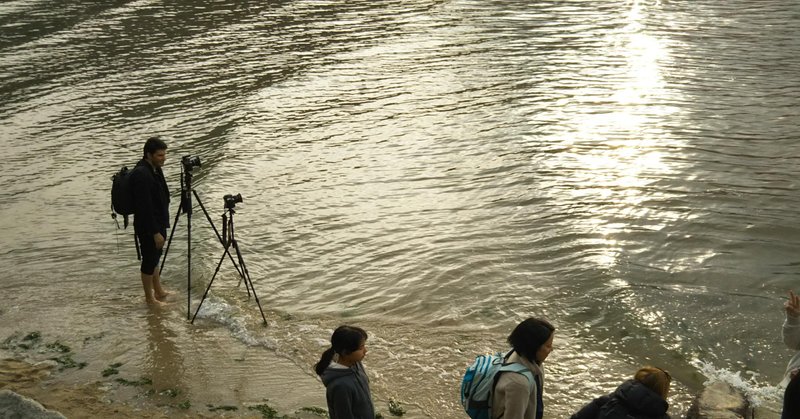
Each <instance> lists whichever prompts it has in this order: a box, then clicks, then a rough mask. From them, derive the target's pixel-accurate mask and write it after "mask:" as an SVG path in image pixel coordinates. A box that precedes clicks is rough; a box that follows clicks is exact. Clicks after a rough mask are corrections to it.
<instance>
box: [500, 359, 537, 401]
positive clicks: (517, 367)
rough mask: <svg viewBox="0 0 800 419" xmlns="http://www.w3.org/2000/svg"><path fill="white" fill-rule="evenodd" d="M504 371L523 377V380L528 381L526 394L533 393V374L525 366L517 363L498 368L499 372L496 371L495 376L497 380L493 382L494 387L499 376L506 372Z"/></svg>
mask: <svg viewBox="0 0 800 419" xmlns="http://www.w3.org/2000/svg"><path fill="white" fill-rule="evenodd" d="M506 371H511V372H515V373H517V374H522V375H524V376H525V378H527V379H528V393H530V392H531V391H533V383H534V378H533V372H531V370H529V369H528V367H526V366H524V365H522V364H520V363H518V362H512V363H510V364H503V366H501V367H500V370H499V371H497V376H496V377H497V378H496V380H495V385H497V380H499V379H500V374H501V373H503V372H506Z"/></svg>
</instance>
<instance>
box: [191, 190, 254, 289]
mask: <svg viewBox="0 0 800 419" xmlns="http://www.w3.org/2000/svg"><path fill="white" fill-rule="evenodd" d="M192 193H193V194H194V197H195V199H197V203H198V204H200V209H202V210H203V214H205V215H206V219H207V220H208V223H209V224H211V228H212V229H213V230H214V234H216V235H217V239H218V240H219V242H220V243H222V245H223V246H225V241H224V240H223V239H222V236H221V235H220V234H219V230H217V226H215V225H214V221H213V220H212V219H211V216H210V215H208V211H207V210H206V207H205V205H203V201H201V200H200V197H199V196H198V195H197V192H195V190H194V189H192ZM225 251H226V252H227V251H228V250H227V248H226V249H225ZM228 257H229V258H230V259H231V263H233V267H234V268H236V272H238V273H239V277H241V278H244V272H243V271H242V270H240V269H239V265H237V264H236V262H235V261H234V260H233V256H231V254H230V253H228Z"/></svg>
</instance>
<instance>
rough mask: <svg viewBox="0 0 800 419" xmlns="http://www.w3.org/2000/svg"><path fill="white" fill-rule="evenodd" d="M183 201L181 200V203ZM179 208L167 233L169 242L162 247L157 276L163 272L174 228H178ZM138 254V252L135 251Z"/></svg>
mask: <svg viewBox="0 0 800 419" xmlns="http://www.w3.org/2000/svg"><path fill="white" fill-rule="evenodd" d="M182 201H183V199H181V202H182ZM181 208H183V204H182V203H181V206H179V207H178V211H177V212H176V213H175V221H173V222H172V231H170V233H169V240H167V245H166V246H165V247H164V256H163V257H161V267H160V268H158V274H159V275H161V271H163V270H164V263H165V262H166V261H167V253H169V245H170V244H172V236H174V235H175V227H177V226H178V218H180V216H181ZM137 253H138V250H137Z"/></svg>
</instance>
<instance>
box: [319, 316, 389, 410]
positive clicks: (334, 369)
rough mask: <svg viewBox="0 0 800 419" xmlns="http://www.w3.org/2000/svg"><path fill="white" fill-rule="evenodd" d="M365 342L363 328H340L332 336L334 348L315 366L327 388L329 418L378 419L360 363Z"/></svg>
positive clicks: (365, 334)
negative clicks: (376, 418)
mask: <svg viewBox="0 0 800 419" xmlns="http://www.w3.org/2000/svg"><path fill="white" fill-rule="evenodd" d="M366 342H367V332H366V331H365V330H364V329H361V328H359V327H355V326H339V327H337V328H336V330H334V331H333V335H331V347H330V348H328V349H327V350H325V352H323V353H322V356H321V357H320V360H319V362H317V364H316V365H315V366H314V371H315V372H316V373H317V375H319V376H320V378H321V379H322V384H324V385H325V398H326V400H327V402H328V414H329V415H330V419H375V407H374V406H373V404H372V396H371V394H370V391H369V379H368V378H367V373H366V371H364V366H363V365H362V364H361V360H362V359H364V356H365V355H366V354H367V347H366Z"/></svg>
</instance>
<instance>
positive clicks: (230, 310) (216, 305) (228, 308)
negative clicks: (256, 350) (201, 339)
mask: <svg viewBox="0 0 800 419" xmlns="http://www.w3.org/2000/svg"><path fill="white" fill-rule="evenodd" d="M197 317H198V318H201V319H207V320H211V321H214V322H217V323H219V324H221V325H223V326H225V328H227V329H228V330H230V332H231V335H233V337H235V338H236V339H238V340H239V341H241V342H243V343H244V344H245V345H247V346H263V347H265V348H267V349H272V350H274V349H276V348H277V347H278V346H277V343H276V342H275V341H274V340H272V339H269V338H257V337H255V336H253V333H252V332H251V331H250V329H248V327H247V322H246V321H245V317H244V316H243V315H242V313H241V310H240V309H239V308H238V307H236V306H233V305H231V304H228V303H227V302H226V301H224V300H223V299H221V298H219V297H216V296H213V295H212V296H209V297H208V298H207V299H206V301H204V302H203V305H202V306H201V307H200V311H198V313H197Z"/></svg>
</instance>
